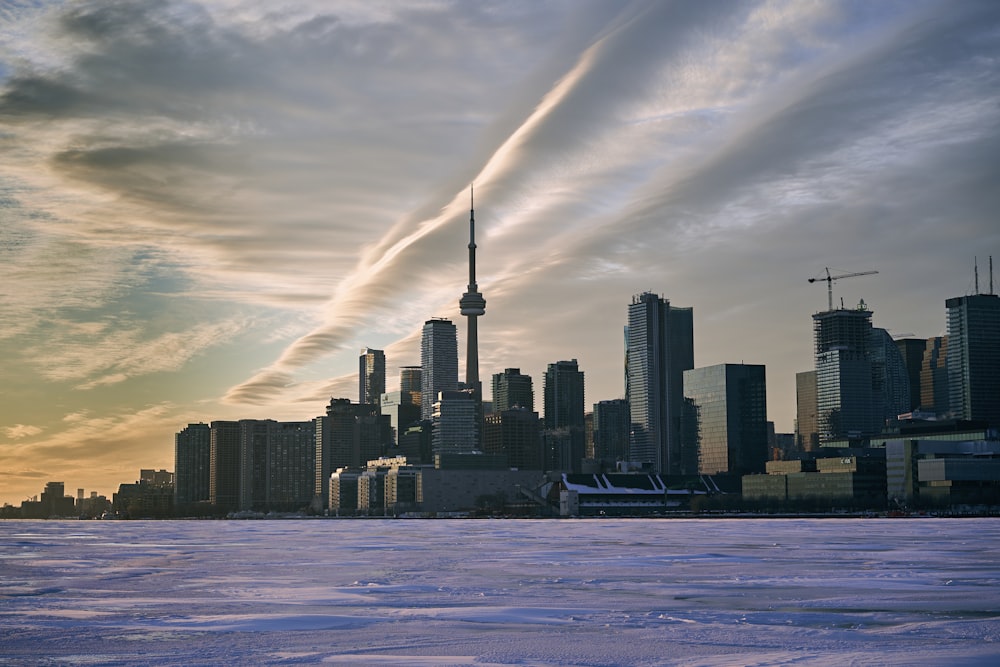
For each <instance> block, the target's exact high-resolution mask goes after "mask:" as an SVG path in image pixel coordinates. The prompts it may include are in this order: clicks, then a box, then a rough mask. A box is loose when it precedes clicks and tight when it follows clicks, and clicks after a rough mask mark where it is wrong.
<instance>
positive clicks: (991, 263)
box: [990, 255, 995, 294]
mask: <svg viewBox="0 0 1000 667" xmlns="http://www.w3.org/2000/svg"><path fill="white" fill-rule="evenodd" d="M990 294H995V292H994V291H993V255H990Z"/></svg>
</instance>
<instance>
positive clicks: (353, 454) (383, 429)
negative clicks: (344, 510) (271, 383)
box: [314, 398, 392, 509]
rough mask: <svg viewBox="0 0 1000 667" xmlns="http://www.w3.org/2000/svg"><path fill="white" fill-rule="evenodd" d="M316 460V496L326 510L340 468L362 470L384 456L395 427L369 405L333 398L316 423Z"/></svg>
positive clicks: (387, 417)
mask: <svg viewBox="0 0 1000 667" xmlns="http://www.w3.org/2000/svg"><path fill="white" fill-rule="evenodd" d="M315 424H316V437H315V445H316V459H315V468H314V469H315V478H314V479H315V487H314V494H315V497H316V498H317V499H319V500H320V501H321V502H322V506H323V509H326V508H327V503H328V501H329V497H330V475H331V474H333V472H334V471H336V470H337V469H338V468H359V467H361V465H362V464H363V463H364V462H365V461H367V460H369V459H374V458H378V457H379V456H381V455H382V454H383V453H384V452H385V451H386V450H387V448H388V447H389V446H390V443H391V442H392V427H391V425H390V424H391V422H390V418H389V416H388V415H382V414H380V413H379V411H378V407H377V406H375V405H370V404H366V403H351V401H350V399H347V398H334V399H331V400H330V404H329V405H328V406H327V408H326V414H325V415H323V416H320V417H317V418H316V419H315Z"/></svg>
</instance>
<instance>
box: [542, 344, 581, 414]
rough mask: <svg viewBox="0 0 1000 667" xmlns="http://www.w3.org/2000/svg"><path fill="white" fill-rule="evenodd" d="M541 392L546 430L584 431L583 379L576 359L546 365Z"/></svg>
mask: <svg viewBox="0 0 1000 667" xmlns="http://www.w3.org/2000/svg"><path fill="white" fill-rule="evenodd" d="M543 393H544V395H545V428H547V429H557V428H571V427H575V428H579V429H581V430H582V429H583V413H584V401H583V399H584V395H583V394H584V380H583V371H581V370H580V367H579V364H578V363H577V361H576V359H572V360H570V361H557V362H556V363H554V364H549V365H548V368H547V369H546V370H545V383H544V386H543Z"/></svg>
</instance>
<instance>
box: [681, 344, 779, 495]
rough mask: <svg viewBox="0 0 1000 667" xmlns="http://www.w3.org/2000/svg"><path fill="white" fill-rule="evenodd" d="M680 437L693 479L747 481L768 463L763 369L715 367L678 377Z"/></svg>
mask: <svg viewBox="0 0 1000 667" xmlns="http://www.w3.org/2000/svg"><path fill="white" fill-rule="evenodd" d="M684 399H685V409H684V418H683V421H684V423H683V429H682V430H683V432H684V434H685V437H686V439H689V442H688V443H686V445H687V447H689V448H691V449H694V450H695V451H696V452H697V453H698V473H699V474H703V475H715V474H718V473H730V474H736V475H749V474H753V473H762V472H764V464H765V463H766V462H767V460H768V444H767V389H766V382H765V374H764V367H763V366H760V365H752V364H719V365H717V366H708V367H706V368H694V369H691V370H686V371H684Z"/></svg>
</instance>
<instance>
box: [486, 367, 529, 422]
mask: <svg viewBox="0 0 1000 667" xmlns="http://www.w3.org/2000/svg"><path fill="white" fill-rule="evenodd" d="M515 406H517V407H521V408H525V409H527V411H528V412H534V410H535V390H534V389H533V388H532V384H531V376H530V375H523V374H522V373H521V369H520V368H505V369H504V371H503V373H494V374H493V412H497V413H500V412H506V411H507V410H510V409H512V408H514V407H515Z"/></svg>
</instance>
